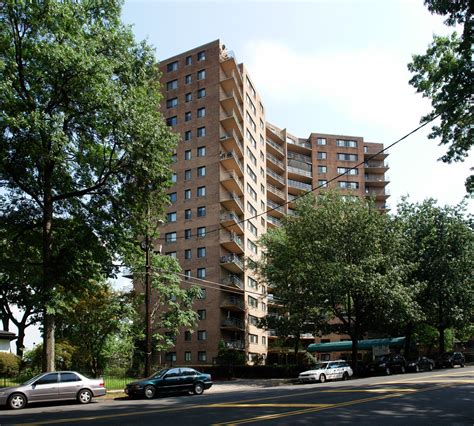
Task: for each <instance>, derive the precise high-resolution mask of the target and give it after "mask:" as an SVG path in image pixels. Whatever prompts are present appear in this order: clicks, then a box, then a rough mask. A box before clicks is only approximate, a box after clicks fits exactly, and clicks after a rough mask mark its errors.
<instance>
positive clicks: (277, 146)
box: [267, 139, 285, 155]
mask: <svg viewBox="0 0 474 426" xmlns="http://www.w3.org/2000/svg"><path fill="white" fill-rule="evenodd" d="M267 144H268V145H270V146H272V147H273V148H275V149H276V150H277V151H278V152H279V153H280V154H282V155H285V150H284V149H283V147H282V146H281V145H278V144H277V143H276V142H273V141H272V140H271V139H267Z"/></svg>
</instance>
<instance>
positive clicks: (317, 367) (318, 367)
mask: <svg viewBox="0 0 474 426" xmlns="http://www.w3.org/2000/svg"><path fill="white" fill-rule="evenodd" d="M327 366H328V363H327V362H318V363H317V364H315V365H314V367H313V369H314V370H324V369H326V368H327Z"/></svg>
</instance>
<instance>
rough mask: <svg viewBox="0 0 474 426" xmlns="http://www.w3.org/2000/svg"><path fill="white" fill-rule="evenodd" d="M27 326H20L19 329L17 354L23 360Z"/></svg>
mask: <svg viewBox="0 0 474 426" xmlns="http://www.w3.org/2000/svg"><path fill="white" fill-rule="evenodd" d="M25 330H26V326H25V324H20V326H19V327H18V338H17V339H16V354H17V356H19V357H20V358H23V352H24V350H25Z"/></svg>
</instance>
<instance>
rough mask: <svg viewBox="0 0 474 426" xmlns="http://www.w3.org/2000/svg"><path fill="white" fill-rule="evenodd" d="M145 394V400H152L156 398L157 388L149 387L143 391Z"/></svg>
mask: <svg viewBox="0 0 474 426" xmlns="http://www.w3.org/2000/svg"><path fill="white" fill-rule="evenodd" d="M143 393H144V394H145V398H147V399H151V398H153V397H154V396H155V393H156V388H155V387H154V386H152V385H147V386H145V389H143Z"/></svg>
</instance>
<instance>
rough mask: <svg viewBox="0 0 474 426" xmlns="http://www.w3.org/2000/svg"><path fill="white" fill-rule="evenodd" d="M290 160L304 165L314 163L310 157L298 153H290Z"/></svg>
mask: <svg viewBox="0 0 474 426" xmlns="http://www.w3.org/2000/svg"><path fill="white" fill-rule="evenodd" d="M288 158H290V159H292V160H298V161H302V162H303V163H309V164H311V163H312V161H311V157H310V156H309V155H303V154H298V153H297V152H291V151H290V152H288Z"/></svg>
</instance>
